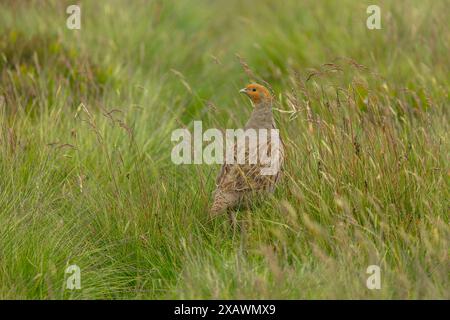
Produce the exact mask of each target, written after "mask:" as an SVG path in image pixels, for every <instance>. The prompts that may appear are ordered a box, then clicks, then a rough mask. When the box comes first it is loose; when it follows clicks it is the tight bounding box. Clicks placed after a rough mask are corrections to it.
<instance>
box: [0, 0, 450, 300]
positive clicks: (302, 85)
mask: <svg viewBox="0 0 450 320" xmlns="http://www.w3.org/2000/svg"><path fill="white" fill-rule="evenodd" d="M376 2H377V3H373V1H371V2H367V3H366V2H364V1H349V0H343V1H318V0H311V1H294V0H292V1H269V0H267V1H246V2H244V3H243V2H242V1H237V0H236V1H235V0H231V1H228V0H227V1H225V0H223V1H151V2H147V1H140V0H133V1H115V0H114V1H93V0H92V1H80V2H79V4H80V6H81V23H82V24H81V30H69V29H67V28H66V19H67V17H68V14H66V12H65V11H66V7H67V6H68V5H69V4H72V3H71V2H70V1H53V2H48V1H25V0H23V1H22V0H21V1H12V0H11V1H1V2H0V298H2V299H97V298H101V299H130V298H133V299H134V298H135V299H162V298H169V299H170V298H186V299H191V298H204V299H209V298H215V299H217V298H223V299H231V298H232V299H244V298H255V299H259V298H280V299H310V298H318V299H328V298H344V299H354V298H363V299H392V298H394V299H399V298H406V299H429V298H438V299H449V298H450V295H449V273H450V268H449V247H448V244H449V239H450V228H449V199H450V194H449V190H450V188H449V187H450V167H449V160H450V159H449V154H450V143H449V138H450V137H449V132H450V130H449V129H450V125H449V123H450V122H449V109H448V108H449V93H450V90H449V89H450V68H449V66H450V55H449V52H450V31H449V28H448V2H447V1H444V0H442V1H441V0H436V1H434V0H433V1H431V0H429V1H419V0H417V1H412V0H409V1H376ZM370 4H378V5H379V6H380V8H381V24H382V29H381V30H368V29H367V27H366V19H367V17H368V14H367V13H366V8H367V6H368V5H370ZM253 81H255V82H259V83H263V84H264V83H266V84H268V85H269V86H270V88H271V90H272V92H273V94H274V97H275V100H276V105H275V109H276V110H275V111H274V113H275V117H276V120H277V123H278V126H279V127H280V132H281V135H282V137H283V139H284V141H285V143H286V149H287V159H286V166H285V174H284V178H283V181H282V183H281V184H280V185H279V187H278V188H277V191H276V193H275V194H274V195H273V197H270V198H267V199H265V200H264V202H263V203H261V204H259V205H257V206H254V207H253V208H251V209H249V210H241V211H239V212H238V213H237V217H238V221H239V222H238V227H237V228H235V229H233V228H232V227H230V225H229V223H228V219H227V218H226V217H223V218H218V219H216V220H214V221H209V220H208V214H207V212H208V207H209V205H210V203H211V192H212V191H213V189H214V178H215V176H216V174H217V172H218V170H219V165H205V164H203V165H180V166H177V165H175V164H173V163H172V161H171V158H170V154H171V150H172V147H173V146H174V143H173V142H171V140H170V137H171V133H172V131H173V130H175V129H177V128H183V127H186V128H189V129H190V130H191V129H192V125H193V121H194V120H201V121H203V127H204V128H213V127H214V128H238V127H242V126H243V124H244V123H245V121H246V119H247V118H248V116H249V114H250V112H251V106H250V103H249V101H248V99H246V98H245V97H244V96H242V95H239V93H238V90H239V89H240V88H242V87H243V86H245V85H246V84H247V83H249V82H253ZM74 264H76V265H78V266H79V267H80V270H81V289H80V290H68V289H67V288H66V280H67V278H68V277H69V276H70V275H69V274H66V273H65V270H66V268H67V267H68V266H70V265H74ZM369 265H378V266H380V268H381V289H380V290H369V289H368V288H367V287H366V279H367V278H368V276H369V275H368V274H367V273H366V269H367V267H368V266H369Z"/></svg>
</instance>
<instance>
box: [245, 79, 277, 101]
mask: <svg viewBox="0 0 450 320" xmlns="http://www.w3.org/2000/svg"><path fill="white" fill-rule="evenodd" d="M239 92H241V93H245V94H246V95H247V96H248V97H249V98H250V99H251V100H252V101H253V103H254V104H258V103H260V102H263V101H270V99H271V98H272V97H271V95H270V92H269V90H267V89H266V88H265V87H263V86H262V85H260V84H256V83H252V84H249V85H248V86H246V87H245V88H244V89H241V90H239Z"/></svg>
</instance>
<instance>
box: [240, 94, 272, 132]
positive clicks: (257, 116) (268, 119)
mask: <svg viewBox="0 0 450 320" xmlns="http://www.w3.org/2000/svg"><path fill="white" fill-rule="evenodd" d="M274 127H275V122H274V120H273V114H272V102H271V101H262V102H260V103H258V104H255V108H254V109H253V112H252V114H251V116H250V119H248V121H247V123H246V125H245V129H249V128H252V129H272V128H274Z"/></svg>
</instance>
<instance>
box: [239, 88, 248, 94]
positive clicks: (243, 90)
mask: <svg viewBox="0 0 450 320" xmlns="http://www.w3.org/2000/svg"><path fill="white" fill-rule="evenodd" d="M239 92H240V93H247V89H246V88H244V89H241V90H239Z"/></svg>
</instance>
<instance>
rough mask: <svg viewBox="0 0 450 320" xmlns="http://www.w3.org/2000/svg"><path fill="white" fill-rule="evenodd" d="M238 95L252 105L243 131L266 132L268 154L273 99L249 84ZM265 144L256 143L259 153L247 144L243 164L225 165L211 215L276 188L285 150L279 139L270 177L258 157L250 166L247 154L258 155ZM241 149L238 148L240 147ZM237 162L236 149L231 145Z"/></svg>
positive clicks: (247, 201) (269, 151)
mask: <svg viewBox="0 0 450 320" xmlns="http://www.w3.org/2000/svg"><path fill="white" fill-rule="evenodd" d="M240 92H241V93H244V94H246V95H247V96H248V97H249V98H250V99H251V100H252V102H253V106H254V109H253V112H252V114H251V116H250V119H249V120H248V121H247V124H246V125H245V127H244V129H255V131H256V133H257V134H258V133H259V131H260V129H267V130H268V138H269V140H268V141H269V142H268V143H267V147H266V149H265V150H268V151H267V152H268V154H269V155H270V154H271V152H272V151H273V150H271V144H270V129H276V126H275V121H274V118H273V114H272V96H271V95H270V93H269V91H268V90H267V89H266V88H265V87H263V86H261V85H259V84H250V85H248V86H247V87H246V88H244V89H242V90H240ZM265 146H266V144H264V145H263V144H261V142H260V141H258V144H257V148H258V150H256V151H255V150H251V149H250V148H251V147H252V146H251V145H250V144H245V146H244V148H245V160H246V161H245V164H237V163H236V161H235V162H234V163H233V164H230V163H226V162H225V163H224V164H223V166H222V168H221V170H220V172H219V175H218V176H217V179H216V190H215V191H214V193H213V204H212V206H211V210H210V213H211V216H213V217H214V216H216V215H218V214H221V213H225V212H226V211H227V210H228V209H233V208H235V207H237V206H239V205H241V204H244V205H245V204H248V203H249V202H251V201H252V200H253V199H255V198H256V197H257V196H260V195H263V194H264V193H267V192H268V193H271V192H273V191H274V189H275V185H276V183H277V182H278V180H279V179H280V176H281V164H282V162H283V158H284V148H283V143H282V141H281V137H280V143H279V149H278V150H279V167H278V168H277V170H276V171H275V172H273V174H270V175H262V174H261V168H262V163H261V161H260V159H259V157H258V161H257V163H256V164H250V163H249V161H248V159H249V154H252V152H257V154H259V150H260V148H264V147H265ZM240 147H241V146H240ZM234 149H235V155H234V157H235V158H234V159H235V160H236V155H237V146H236V145H235V146H234Z"/></svg>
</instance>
